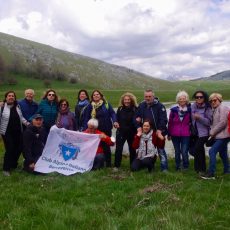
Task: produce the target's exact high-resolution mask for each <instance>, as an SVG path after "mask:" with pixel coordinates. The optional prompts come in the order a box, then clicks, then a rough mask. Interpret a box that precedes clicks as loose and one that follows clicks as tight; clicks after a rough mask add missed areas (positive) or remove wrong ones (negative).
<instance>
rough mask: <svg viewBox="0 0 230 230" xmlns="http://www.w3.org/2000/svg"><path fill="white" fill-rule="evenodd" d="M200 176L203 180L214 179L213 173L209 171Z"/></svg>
mask: <svg viewBox="0 0 230 230" xmlns="http://www.w3.org/2000/svg"><path fill="white" fill-rule="evenodd" d="M201 178H202V179H205V180H215V179H216V178H215V175H214V173H210V172H208V173H206V174H204V175H202V176H201Z"/></svg>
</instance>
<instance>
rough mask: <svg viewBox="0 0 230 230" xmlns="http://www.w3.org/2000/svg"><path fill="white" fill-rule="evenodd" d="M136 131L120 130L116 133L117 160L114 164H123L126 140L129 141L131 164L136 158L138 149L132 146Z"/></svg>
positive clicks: (117, 165)
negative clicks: (123, 131) (125, 131)
mask: <svg viewBox="0 0 230 230" xmlns="http://www.w3.org/2000/svg"><path fill="white" fill-rule="evenodd" d="M134 136H135V133H132V132H130V133H122V132H120V131H119V130H118V131H117V133H116V150H115V162H114V166H115V167H117V168H119V167H120V166H121V160H122V152H123V147H124V144H125V142H126V141H127V143H128V146H129V160H130V166H131V165H132V162H133V160H134V159H135V158H136V150H135V149H134V148H133V147H132V144H133V139H134Z"/></svg>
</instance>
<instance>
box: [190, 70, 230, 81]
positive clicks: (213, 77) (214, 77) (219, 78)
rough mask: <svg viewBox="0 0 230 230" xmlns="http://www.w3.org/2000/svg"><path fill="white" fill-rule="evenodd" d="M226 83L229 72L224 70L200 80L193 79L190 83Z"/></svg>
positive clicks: (229, 77)
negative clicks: (223, 81)
mask: <svg viewBox="0 0 230 230" xmlns="http://www.w3.org/2000/svg"><path fill="white" fill-rule="evenodd" d="M198 80H199V81H200V80H202V81H222V80H225V81H228V80H230V70H226V71H222V72H220V73H216V74H214V75H211V76H210V77H202V78H198V79H194V80H192V81H198Z"/></svg>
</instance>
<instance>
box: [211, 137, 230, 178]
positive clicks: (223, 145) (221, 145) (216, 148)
mask: <svg viewBox="0 0 230 230" xmlns="http://www.w3.org/2000/svg"><path fill="white" fill-rule="evenodd" d="M228 142H229V138H223V139H216V140H215V143H214V144H213V146H212V147H211V148H210V149H209V170H208V171H209V172H210V173H213V174H214V173H215V171H216V154H217V153H218V152H219V154H220V158H221V160H222V162H223V165H224V173H228V172H229V160H228Z"/></svg>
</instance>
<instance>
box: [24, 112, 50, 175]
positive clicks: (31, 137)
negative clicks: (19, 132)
mask: <svg viewBox="0 0 230 230" xmlns="http://www.w3.org/2000/svg"><path fill="white" fill-rule="evenodd" d="M30 120H31V125H29V126H28V127H27V128H26V130H25V131H24V133H23V156H24V158H25V160H24V168H23V169H24V170H25V171H27V172H30V173H33V172H34V167H35V164H36V162H37V160H38V159H39V157H40V156H41V155H42V151H43V149H44V146H45V142H46V131H45V128H43V117H42V115H40V114H35V115H33V116H32V117H31V118H30Z"/></svg>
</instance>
